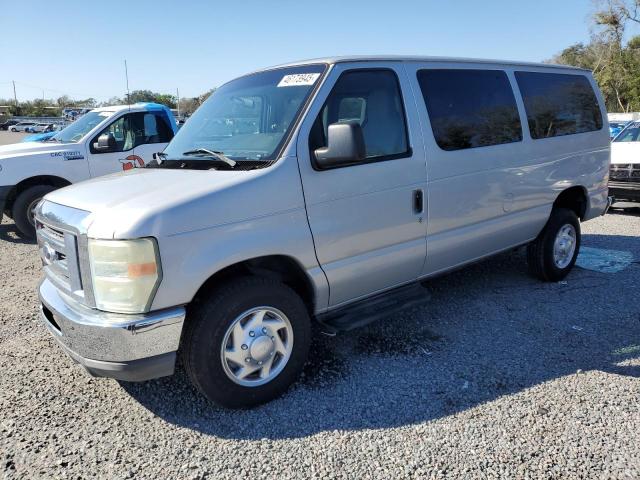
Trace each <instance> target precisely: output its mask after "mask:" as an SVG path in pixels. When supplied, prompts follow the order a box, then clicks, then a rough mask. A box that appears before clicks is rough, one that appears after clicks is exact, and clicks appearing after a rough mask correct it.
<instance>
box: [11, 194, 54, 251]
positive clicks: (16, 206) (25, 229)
mask: <svg viewBox="0 0 640 480" xmlns="http://www.w3.org/2000/svg"><path fill="white" fill-rule="evenodd" d="M55 189H56V188H55V187H52V186H51V185H35V186H33V187H29V188H27V189H26V190H24V191H22V192H21V193H19V194H18V196H17V197H16V199H15V201H14V202H13V208H12V212H13V213H12V216H13V221H14V222H15V224H16V227H17V229H18V231H19V232H20V234H21V235H22V236H23V237H24V238H26V239H29V240H33V239H34V238H35V237H36V229H35V226H34V225H33V223H31V221H29V216H30V215H31V214H30V212H29V207H30V206H31V205H32V204H33V202H34V201H37V200H39V199H41V198H42V197H44V196H45V195H46V194H47V193H49V192H52V191H54V190H55Z"/></svg>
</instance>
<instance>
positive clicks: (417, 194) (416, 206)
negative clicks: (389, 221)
mask: <svg viewBox="0 0 640 480" xmlns="http://www.w3.org/2000/svg"><path fill="white" fill-rule="evenodd" d="M423 210H424V199H423V194H422V189H421V188H419V189H417V190H414V191H413V212H414V213H422V212H423Z"/></svg>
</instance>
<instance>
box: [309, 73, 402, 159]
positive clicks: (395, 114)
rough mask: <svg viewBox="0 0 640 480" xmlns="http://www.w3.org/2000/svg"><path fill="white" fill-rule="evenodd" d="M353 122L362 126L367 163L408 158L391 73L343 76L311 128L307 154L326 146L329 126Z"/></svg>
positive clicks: (395, 80)
mask: <svg viewBox="0 0 640 480" xmlns="http://www.w3.org/2000/svg"><path fill="white" fill-rule="evenodd" d="M354 121H355V122H358V123H359V124H360V125H361V126H362V134H363V136H364V143H365V147H366V155H367V162H369V161H377V160H390V159H393V158H401V157H405V156H407V155H409V143H408V141H407V126H406V123H405V114H404V106H403V104H402V96H401V94H400V85H399V83H398V78H397V77H396V74H395V73H394V72H393V71H391V70H383V69H381V70H351V71H348V72H345V73H343V74H342V75H341V76H340V78H339V79H338V81H337V82H336V84H335V86H334V87H333V90H331V93H330V94H329V97H328V98H327V101H326V102H325V104H324V106H323V107H322V110H321V111H320V114H319V115H318V118H317V119H316V121H315V123H314V125H313V127H312V129H311V135H310V138H309V147H310V148H311V151H314V150H315V149H317V148H321V147H326V145H327V130H328V128H329V125H331V124H333V123H339V122H354Z"/></svg>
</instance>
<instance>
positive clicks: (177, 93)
mask: <svg viewBox="0 0 640 480" xmlns="http://www.w3.org/2000/svg"><path fill="white" fill-rule="evenodd" d="M176 96H177V97H178V104H177V105H178V118H180V90H178V89H177V88H176Z"/></svg>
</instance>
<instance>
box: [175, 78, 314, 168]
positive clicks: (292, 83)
mask: <svg viewBox="0 0 640 480" xmlns="http://www.w3.org/2000/svg"><path fill="white" fill-rule="evenodd" d="M325 68H326V67H325V65H305V66H301V67H291V68H282V69H277V70H270V71H266V72H260V73H256V74H252V75H247V76H245V77H240V78H238V79H236V80H232V81H231V82H229V83H226V84H225V85H223V86H222V87H220V88H218V89H217V90H216V91H214V92H213V94H212V95H211V96H210V97H209V98H208V99H207V101H206V102H204V103H203V104H202V106H201V107H200V108H198V110H196V112H195V113H194V114H193V115H192V116H191V117H190V118H189V120H188V121H187V122H186V123H185V124H184V126H183V127H182V128H181V129H180V130H179V131H178V133H177V134H176V136H175V137H174V139H173V140H172V141H171V143H169V145H168V146H167V148H166V149H165V150H164V153H165V155H164V157H165V158H166V159H167V160H178V159H183V158H184V157H185V154H187V155H193V152H198V151H205V150H206V151H210V152H218V153H222V154H224V156H225V157H227V158H228V159H232V160H234V161H235V160H237V161H238V162H242V161H243V160H245V161H254V162H255V161H259V162H261V163H263V162H264V163H266V162H268V161H271V160H275V159H276V156H277V155H278V152H279V150H280V149H281V148H282V146H283V144H284V142H285V141H286V139H287V136H288V134H289V132H290V130H291V128H293V125H294V124H295V119H296V118H297V117H298V115H299V114H300V110H301V109H302V106H303V105H304V103H305V102H306V100H307V98H308V97H309V95H310V93H311V91H312V89H313V87H314V85H316V83H317V82H318V81H319V78H320V76H321V74H322V72H324V70H325ZM198 159H202V160H207V159H210V157H207V155H204V154H203V155H201V156H198V155H196V156H189V160H194V161H197V160H198Z"/></svg>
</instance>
